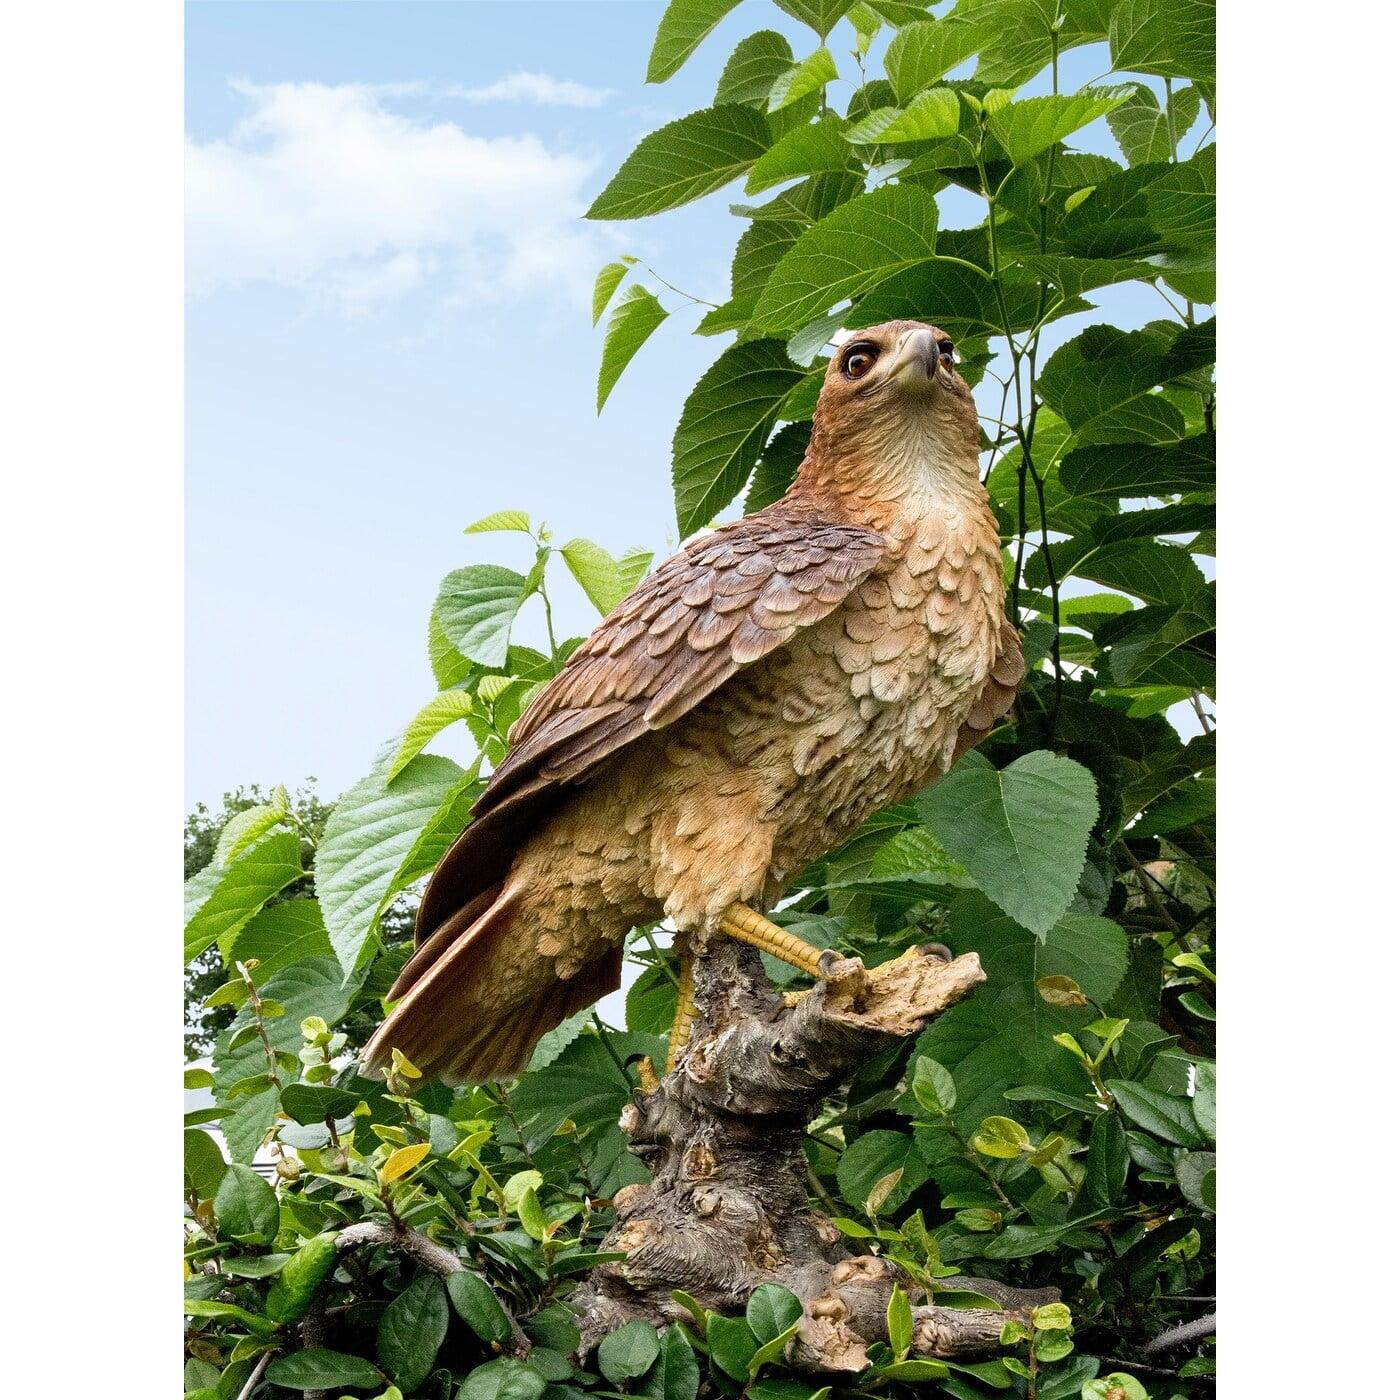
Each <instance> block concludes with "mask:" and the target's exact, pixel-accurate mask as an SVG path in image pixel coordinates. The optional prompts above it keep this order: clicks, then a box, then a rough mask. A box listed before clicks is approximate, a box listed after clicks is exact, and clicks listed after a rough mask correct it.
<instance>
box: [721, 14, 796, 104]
mask: <svg viewBox="0 0 1400 1400" xmlns="http://www.w3.org/2000/svg"><path fill="white" fill-rule="evenodd" d="M791 66H792V48H791V46H790V45H789V44H788V41H787V40H786V39H784V38H783V36H782V35H781V34H779V33H777V32H776V31H774V30H772V29H760V30H759V31H758V33H756V34H750V35H749V36H748V38H746V39H741V40H740V41H739V43H738V44H737V45H736V46H735V49H734V52H733V53H732V54H730V56H729V62H728V63H726V64H725V65H724V71H723V72H722V73H721V74H720V78H719V86H718V87H717V88H716V89H715V106H717V107H722V106H724V105H725V104H726V103H729V102H740V103H743V104H744V105H745V106H749V107H766V106H767V105H768V94H769V93H770V92H772V91H773V84H774V83H775V82H777V81H778V78H779V76H780V75H781V74H783V73H785V72H787V70H788V69H789V68H790V67H791Z"/></svg>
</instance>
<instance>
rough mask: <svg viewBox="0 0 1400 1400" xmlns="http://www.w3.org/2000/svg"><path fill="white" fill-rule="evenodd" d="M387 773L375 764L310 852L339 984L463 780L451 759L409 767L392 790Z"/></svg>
mask: <svg viewBox="0 0 1400 1400" xmlns="http://www.w3.org/2000/svg"><path fill="white" fill-rule="evenodd" d="M387 769H388V765H387V764H386V763H385V762H384V761H383V760H382V759H381V761H380V762H379V763H377V764H376V765H375V767H374V769H373V770H372V771H371V772H370V773H369V774H368V775H367V776H366V777H364V778H361V779H360V781H359V782H358V783H356V784H355V785H354V787H352V788H351V789H350V790H349V791H348V792H347V793H346V794H345V795H344V796H343V797H342V798H341V799H340V801H339V802H337V803H336V805H335V810H334V811H333V812H332V813H331V815H330V820H329V821H327V822H326V829H325V831H324V833H323V834H322V836H321V843H320V845H319V846H318V847H317V850H316V890H317V894H318V895H319V897H320V903H321V912H322V915H323V916H324V918H325V921H326V930H327V932H328V933H329V935H330V940H331V946H332V947H333V948H334V949H335V955H336V957H337V958H338V959H339V960H340V965H341V967H342V968H343V969H344V971H345V975H346V977H347V978H348V977H349V976H350V975H351V974H352V973H353V972H354V971H355V970H356V968H358V967H359V966H360V965H361V963H362V962H363V961H364V960H365V958H366V954H367V952H368V951H369V950H370V949H371V940H372V939H373V937H374V933H375V929H376V926H377V924H378V920H379V913H380V910H381V908H382V906H383V905H384V903H385V901H386V899H387V898H388V897H389V895H390V893H391V890H392V886H393V881H394V876H395V873H396V872H397V871H398V869H399V866H400V864H401V863H402V862H403V860H404V858H405V857H406V856H407V855H408V853H409V851H410V850H411V849H412V847H413V844H414V841H415V840H416V838H417V837H418V834H419V832H420V831H421V830H422V829H423V827H424V825H425V824H426V823H427V822H428V820H429V819H430V818H431V817H432V816H433V815H434V813H436V812H437V810H438V808H439V806H440V805H441V803H442V802H443V800H444V799H445V798H446V796H447V794H448V793H449V792H450V791H451V790H452V789H453V788H454V787H455V786H456V784H457V783H458V782H459V781H460V779H461V778H462V776H463V773H462V769H461V768H460V767H458V765H457V764H455V763H453V762H452V760H451V759H449V758H439V757H436V756H435V755H432V754H419V755H418V757H417V758H414V759H410V760H409V762H408V764H407V766H406V767H404V768H403V769H402V771H401V772H400V773H399V775H398V777H397V778H396V779H395V781H394V784H393V786H392V787H389V786H388V785H387V782H386V778H387ZM327 1019H330V1018H327Z"/></svg>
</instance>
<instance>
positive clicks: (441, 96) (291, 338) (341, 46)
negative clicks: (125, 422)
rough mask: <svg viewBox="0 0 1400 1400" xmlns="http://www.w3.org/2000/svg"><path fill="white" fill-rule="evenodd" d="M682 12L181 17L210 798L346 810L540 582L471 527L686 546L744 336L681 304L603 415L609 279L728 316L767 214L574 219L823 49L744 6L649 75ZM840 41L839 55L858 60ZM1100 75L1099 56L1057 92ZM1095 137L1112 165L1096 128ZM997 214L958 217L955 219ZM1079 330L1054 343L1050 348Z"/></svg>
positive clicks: (362, 6)
mask: <svg viewBox="0 0 1400 1400" xmlns="http://www.w3.org/2000/svg"><path fill="white" fill-rule="evenodd" d="M661 9H662V5H661V4H660V3H659V0H655V2H653V0H568V3H557V0H539V2H538V3H530V2H529V0H509V2H507V0H482V2H481V3H470V4H468V3H453V0H443V2H442V3H428V4H423V3H414V2H413V0H408V2H407V3H404V2H403V0H397V2H396V3H392V4H384V3H355V4H351V3H345V2H344V0H341V2H339V3H331V2H330V0H327V3H285V2H284V3H277V4H268V3H247V0H239V2H238V3H230V2H229V0H203V3H196V4H192V5H190V6H188V7H187V10H186V132H187V208H188V222H187V248H186V255H187V256H186V278H187V288H188V303H187V306H188V311H187V335H186V397H187V410H186V439H187V462H188V466H187V493H186V511H187V531H186V549H187V560H188V562H187V580H188V585H187V650H186V669H187V704H186V749H187V764H186V788H187V797H188V799H189V800H190V801H191V802H193V801H196V800H203V801H206V802H209V801H216V800H217V799H218V797H219V794H220V793H221V792H223V791H224V790H225V789H227V788H231V787H234V786H237V785H238V784H240V783H246V782H261V783H263V784H271V783H276V782H286V783H288V784H289V785H294V784H296V783H298V782H300V781H301V780H302V779H304V778H305V777H307V776H308V775H315V776H316V777H317V778H318V779H319V780H320V787H321V791H322V792H323V794H324V795H327V796H331V795H334V794H336V793H337V792H339V791H340V790H341V789H343V788H344V787H345V786H347V785H348V784H349V783H351V782H353V781H354V780H355V779H356V778H357V777H359V776H360V775H361V774H362V773H363V772H364V771H365V769H366V768H367V767H368V765H369V763H370V760H371V758H372V756H373V754H374V752H375V750H376V748H377V747H378V746H379V744H380V743H382V742H383V741H384V740H385V739H386V738H388V737H390V736H391V735H392V734H394V733H395V732H396V731H398V730H399V729H401V728H402V726H403V725H404V723H405V722H406V721H407V720H408V719H409V718H410V717H411V715H412V714H413V713H414V711H415V710H416V709H417V708H418V707H419V706H420V705H421V704H422V703H423V702H424V701H426V700H427V699H428V698H429V697H430V696H431V695H432V693H433V691H434V685H433V680H432V676H431V673H430V671H429V669H428V666H427V660H426V653H425V646H424V636H425V629H426V620H427V612H428V608H429V605H430V603H431V601H432V598H433V595H434V592H435V590H436V587H437V583H438V580H439V579H440V578H441V576H442V575H443V574H444V573H446V572H447V571H448V570H450V569H452V568H456V567H458V566H460V565H461V564H464V563H470V562H475V561H479V560H493V561H496V562H501V563H506V564H520V563H521V562H522V553H521V544H522V543H523V540H522V537H518V536H517V537H510V536H499V537H480V536H478V537H473V538H471V539H468V538H466V537H464V536H463V535H462V533H461V531H462V527H463V526H464V525H466V524H467V523H468V522H470V521H472V520H474V519H476V518H477V517H479V516H481V515H484V514H486V513H487V512H489V511H492V510H497V509H501V508H503V507H518V508H522V509H525V510H528V511H530V512H531V514H532V515H533V516H534V517H535V518H536V519H540V518H544V519H547V520H548V521H549V522H550V524H551V526H552V527H553V528H554V530H555V533H556V536H557V537H558V538H559V539H560V540H561V541H562V540H563V539H567V538H569V537H570V536H572V535H577V534H582V535H588V536H590V537H592V538H594V539H596V540H598V541H599V542H600V543H602V544H604V545H606V546H607V547H608V548H610V549H612V550H613V551H614V552H617V551H619V550H621V549H623V548H625V547H627V546H629V545H635V544H640V545H645V546H647V547H649V548H653V549H656V550H658V551H660V552H663V553H664V552H668V551H669V550H670V549H671V548H673V547H674V545H675V543H676V540H675V525H674V516H673V514H672V507H671V499H670V480H669V461H670V439H671V434H672V431H673V430H674V427H675V421H676V417H677V415H678V413H679V411H680V406H681V403H682V401H683V399H684V397H685V394H686V392H687V391H688V389H689V388H690V386H691V385H692V384H693V383H694V382H695V380H696V379H697V378H698V376H699V375H700V373H701V372H702V371H703V370H704V369H705V367H706V366H707V365H708V364H709V363H710V362H711V361H712V360H713V359H714V357H715V356H716V355H717V354H718V353H719V351H720V350H721V349H722V348H723V346H724V344H725V343H727V339H728V338H727V337H726V338H702V337H696V336H693V335H691V334H690V330H691V328H692V326H693V324H694V321H695V316H694V315H693V314H690V313H686V314H683V315H677V316H675V317H673V318H672V319H671V320H670V321H668V322H667V323H666V324H665V325H664V326H663V327H662V328H661V330H660V331H659V332H658V333H657V334H656V336H655V337H654V339H653V341H652V342H651V343H649V344H648V345H647V346H646V347H644V349H643V351H642V353H641V354H640V355H639V356H638V357H637V359H636V360H635V361H634V362H633V364H632V365H631V366H630V367H629V368H628V370H627V372H626V374H625V375H624V376H623V379H622V381H621V383H620V384H619V385H618V387H617V388H616V389H615V390H614V392H613V395H612V398H611V399H610V401H609V403H608V406H607V408H606V409H605V410H604V412H603V414H602V416H601V417H599V416H597V415H596V414H595V412H594V387H595V380H596V373H597V361H598V352H599V346H600V336H599V333H598V332H597V331H595V330H594V329H593V327H592V326H591V324H590V318H589V311H588V296H589V290H590V288H591V284H592V279H593V275H594V273H595V272H596V270H597V268H598V266H599V265H601V263H603V262H604V261H607V260H608V259H609V258H610V257H612V256H615V255H616V254H617V253H618V252H629V253H633V254H637V255H638V256H641V257H642V258H643V259H644V260H645V261H646V262H648V263H649V264H650V265H651V266H652V267H654V268H655V269H656V271H657V272H658V273H659V274H660V275H662V276H664V277H665V278H666V279H667V280H668V281H670V282H672V283H674V284H675V285H676V286H677V287H680V288H684V289H685V290H687V291H690V292H693V293H694V294H695V295H697V296H700V297H705V298H708V299H710V300H712V301H722V300H724V297H725V293H726V291H727V287H728V271H729V262H730V258H731V256H732V252H733V246H734V242H735V239H736V238H737V236H738V234H739V232H740V231H741V230H742V227H743V225H742V223H741V222H740V221H738V220H736V219H735V218H734V217H733V216H731V215H730V214H729V213H728V212H727V209H726V204H727V202H728V198H727V196H726V194H721V195H719V196H712V197H711V198H710V199H708V200H705V201H701V202H700V203H699V204H696V205H691V206H688V207H687V208H685V209H682V210H678V211H675V212H673V213H671V214H667V215H664V216H662V217H661V218H659V219H653V220H648V221H643V222H642V223H640V224H591V223H587V222H585V221H583V220H582V219H580V217H579V215H580V214H581V212H582V210H583V209H584V208H586V206H587V205H588V203H589V202H590V201H591V199H592V197H593V195H594V194H595V193H596V192H597V190H598V189H599V188H601V186H602V184H603V182H604V181H605V180H606V179H607V178H608V177H609V176H610V175H611V174H612V172H613V170H614V169H615V168H616V167H617V165H618V164H619V163H620V161H621V160H622V158H623V157H624V156H625V155H626V154H627V152H628V151H629V150H630V149H631V148H632V146H633V145H634V144H635V142H636V140H637V139H638V138H639V137H640V136H641V135H643V134H644V133H646V132H647V131H651V130H654V129H655V128H656V127H657V126H660V125H661V124H663V123H664V122H666V121H669V120H671V119H672V118H674V117H677V116H681V115H683V114H684V113H686V112H689V111H693V110H695V109H696V108H699V107H703V106H707V105H708V104H709V103H710V101H711V100H712V95H713V90H714V83H715V80H716V77H717V76H718V72H719V69H720V67H721V66H722V64H723V62H724V59H725V58H726V57H727V56H728V54H729V52H730V50H731V49H732V48H733V45H734V43H735V42H737V40H738V39H739V38H741V37H742V36H743V35H744V34H746V33H748V32H750V31H751V30H753V29H755V28H759V27H768V28H774V29H778V30H780V31H782V32H784V33H785V34H787V35H788V37H789V39H790V40H791V41H792V43H793V46H794V49H795V50H796V51H797V52H798V53H799V54H803V53H806V52H808V51H809V50H810V49H811V48H812V47H813V46H814V37H813V36H812V34H811V32H810V31H807V30H804V29H803V28H802V26H800V25H798V24H797V23H796V22H794V21H792V20H791V19H790V18H789V17H788V16H786V15H785V14H783V13H782V12H781V11H779V10H778V9H777V8H776V6H773V5H771V4H768V3H766V0H745V3H744V4H742V5H740V6H739V8H738V10H737V11H736V12H735V13H734V14H731V15H730V16H729V17H728V18H727V19H726V20H725V21H723V22H722V23H721V25H720V26H719V28H718V29H717V30H716V31H715V33H713V34H712V35H711V36H710V37H709V38H708V39H707V40H706V41H705V43H704V44H703V45H702V46H701V48H700V49H699V51H698V52H697V53H696V54H695V55H694V56H693V57H692V59H691V60H690V62H689V63H688V64H687V65H686V66H685V67H684V68H683V69H682V70H681V72H680V73H679V74H678V75H677V76H676V77H674V78H673V79H671V81H670V82H668V83H666V84H665V85H663V86H659V87H657V86H648V85H647V84H646V83H645V82H644V81H643V74H644V71H645V67H646V57H647V53H648V50H649V48H650V45H651V38H652V34H653V31H654V29H655V26H656V20H657V18H658V17H659V15H660V13H661ZM848 37H849V30H848V29H847V28H846V27H845V26H844V25H843V26H840V27H838V30H837V32H836V34H835V35H834V36H833V44H832V47H833V51H834V52H836V53H837V55H838V61H839V62H841V63H842V70H843V72H848V71H853V69H852V65H851V64H850V63H849V60H847V59H844V56H843V55H842V53H841V46H842V44H843V42H845V41H846V40H847V39H848ZM877 52H878V50H877ZM1106 67H1107V59H1106V57H1105V56H1104V54H1103V51H1102V50H1101V49H1092V48H1091V49H1085V50H1082V51H1079V52H1076V53H1073V54H1071V55H1069V56H1067V58H1066V60H1065V62H1064V65H1063V67H1062V80H1063V81H1064V82H1065V83H1066V84H1076V85H1077V84H1078V83H1080V82H1082V81H1084V80H1085V79H1087V78H1090V77H1093V76H1095V75H1096V74H1098V73H1100V72H1102V71H1103V69H1104V68H1106ZM874 71H875V72H878V71H879V66H878V60H877V62H876V64H875V65H874ZM1099 125H1100V127H1102V124H1101V123H1100V124H1099ZM1079 144H1080V145H1081V147H1082V148H1085V149H1105V150H1112V147H1111V144H1110V142H1109V138H1108V134H1107V132H1106V130H1098V131H1095V130H1093V129H1090V131H1088V132H1087V133H1084V134H1082V135H1081V137H1080V138H1079ZM1187 149H1188V150H1189V149H1190V148H1189V146H1188V147H1187ZM974 217H975V215H974V214H973V211H972V209H971V207H970V204H965V205H964V206H963V207H962V208H959V207H957V206H956V205H955V204H953V203H950V202H946V201H945V202H944V209H943V214H942V222H943V223H944V224H945V225H947V226H953V225H956V224H959V223H964V222H968V221H970V220H971V219H972V218H974ZM651 285H653V287H654V289H656V290H658V291H659V292H660V295H661V297H662V300H663V302H664V303H665V304H666V305H667V306H668V307H670V308H671V309H673V310H679V309H680V308H682V307H684V306H686V305H687V303H685V302H684V300H683V299H682V298H681V297H678V296H676V295H674V294H673V293H670V292H668V291H666V290H665V289H664V288H659V287H657V286H656V284H655V283H652V284H651ZM1091 299H1092V300H1095V301H1097V302H1098V303H1099V305H1100V307H1101V308H1102V310H1101V313H1100V314H1099V315H1098V316H1090V317H1088V318H1087V320H1090V321H1092V320H1095V319H1113V320H1114V321H1115V322H1116V323H1118V324H1131V323H1140V322H1142V321H1146V320H1148V319H1152V318H1154V317H1157V316H1160V315H1163V314H1166V308H1165V306H1164V305H1163V304H1162V302H1161V301H1160V300H1159V299H1158V298H1157V297H1156V295H1155V294H1154V293H1153V292H1152V291H1150V290H1149V289H1146V288H1142V287H1136V286H1134V287H1120V288H1113V289H1108V290H1107V291H1105V292H1104V293H1096V294H1095V295H1094V297H1093V298H1091ZM1085 323H1086V318H1084V317H1080V318H1075V319H1073V320H1067V321H1065V322H1061V323H1059V324H1058V325H1057V326H1055V327H1052V328H1051V329H1052V331H1053V332H1054V333H1055V334H1054V336H1053V338H1052V340H1051V344H1054V343H1058V342H1059V340H1061V339H1063V338H1064V337H1065V336H1067V335H1069V334H1073V333H1074V332H1075V331H1076V330H1077V329H1079V328H1080V327H1082V325H1083V324H1085ZM552 593H553V595H554V596H555V597H556V599H557V602H556V608H555V612H556V621H557V622H559V623H560V625H561V627H562V628H563V629H567V630H571V631H574V632H582V631H587V630H588V629H589V628H590V627H591V626H592V624H593V622H594V621H596V614H594V613H593V611H592V609H591V608H590V606H589V605H588V603H587V602H586V601H585V600H583V599H582V598H581V596H579V595H578V593H577V590H576V589H575V588H574V587H573V585H572V582H571V581H570V580H568V578H567V575H565V574H564V573H563V570H562V568H560V570H559V576H558V579H557V582H556V584H555V586H554V588H553V589H552ZM533 625H535V618H534V617H533V615H529V614H527V616H526V617H525V618H524V619H522V626H523V627H524V628H525V629H526V632H527V633H528V629H529V628H530V627H531V626H533ZM561 634H562V633H561ZM443 747H444V751H448V752H452V751H453V747H452V745H451V744H450V743H449V744H447V745H446V746H443ZM457 752H458V753H460V752H461V750H460V749H459V750H457Z"/></svg>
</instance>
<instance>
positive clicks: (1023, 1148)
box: [971, 1114, 1031, 1160]
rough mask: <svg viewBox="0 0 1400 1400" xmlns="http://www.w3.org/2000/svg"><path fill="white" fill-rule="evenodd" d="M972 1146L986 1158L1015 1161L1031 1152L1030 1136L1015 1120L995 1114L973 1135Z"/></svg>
mask: <svg viewBox="0 0 1400 1400" xmlns="http://www.w3.org/2000/svg"><path fill="white" fill-rule="evenodd" d="M971 1142H972V1146H973V1147H974V1148H975V1149H976V1150H977V1151H978V1152H980V1153H981V1154H982V1155H983V1156H984V1157H1005V1158H1007V1159H1009V1160H1012V1159H1015V1158H1017V1157H1019V1156H1021V1155H1022V1153H1025V1152H1029V1151H1030V1150H1031V1140H1030V1135H1029V1134H1028V1133H1027V1132H1026V1130H1025V1129H1024V1128H1023V1127H1022V1126H1021V1125H1020V1124H1019V1123H1018V1122H1017V1121H1016V1120H1015V1119H1014V1118H1004V1117H1002V1116H1001V1115H1000V1114H994V1115H993V1116H992V1117H990V1118H984V1119H983V1120H982V1126H981V1127H980V1128H978V1129H977V1131H976V1132H975V1133H973V1135H972V1138H971Z"/></svg>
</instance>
